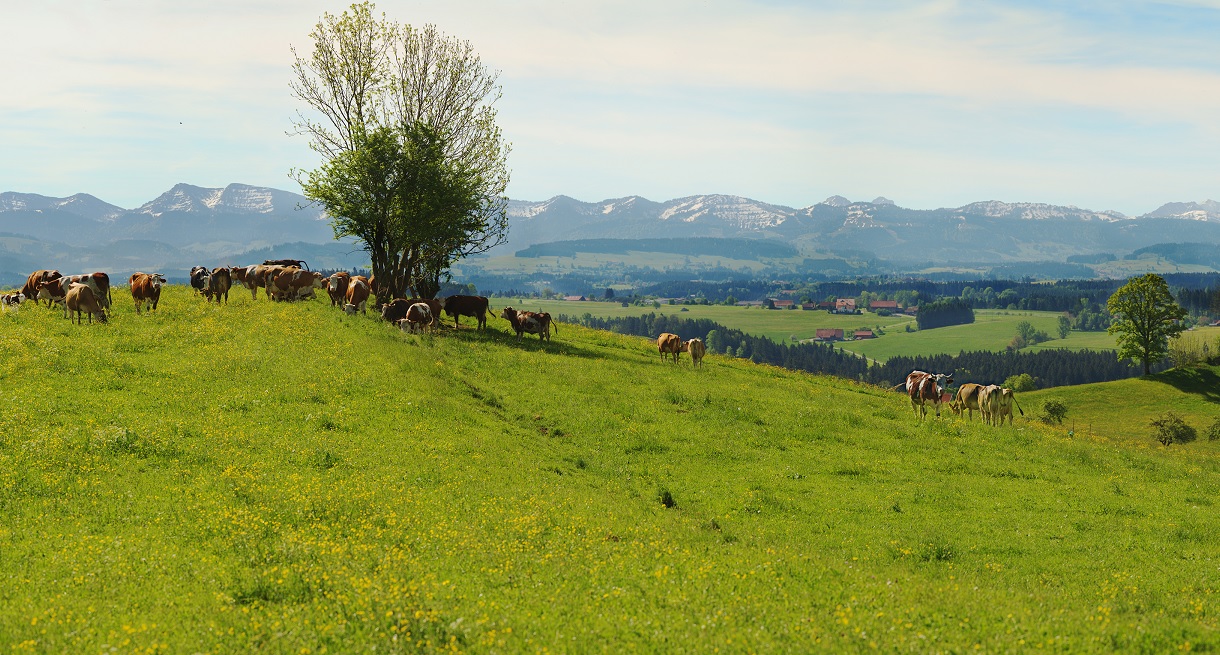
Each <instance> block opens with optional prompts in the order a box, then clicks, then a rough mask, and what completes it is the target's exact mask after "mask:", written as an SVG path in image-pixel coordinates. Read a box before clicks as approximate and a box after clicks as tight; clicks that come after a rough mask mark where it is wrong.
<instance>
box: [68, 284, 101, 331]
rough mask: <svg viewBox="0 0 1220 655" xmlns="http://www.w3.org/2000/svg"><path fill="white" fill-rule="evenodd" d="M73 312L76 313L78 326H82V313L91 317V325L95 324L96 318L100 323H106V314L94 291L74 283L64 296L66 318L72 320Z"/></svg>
mask: <svg viewBox="0 0 1220 655" xmlns="http://www.w3.org/2000/svg"><path fill="white" fill-rule="evenodd" d="M72 312H76V324H77V325H80V324H81V316H80V315H81V312H85V313H86V314H88V315H89V323H90V324H92V323H93V317H94V316H96V317H97V320H98V322H99V323H105V322H106V312H104V311H102V306H101V303H99V302H98V301H97V297H96V296H95V295H94V294H93V289H92V288H90V287H89V286H87V285H84V284H77V283H73V284H71V285H69V286H68V291H67V293H65V294H64V314H65V316H64V317H65V318H71V313H72Z"/></svg>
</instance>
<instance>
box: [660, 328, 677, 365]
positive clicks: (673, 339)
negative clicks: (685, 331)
mask: <svg viewBox="0 0 1220 655" xmlns="http://www.w3.org/2000/svg"><path fill="white" fill-rule="evenodd" d="M657 352H659V353H661V361H665V360H666V358H667V357H666V356H667V355H671V354H672V355H673V358H674V363H675V364H677V363H678V356H679V354H681V352H682V337H679V336H678V335H676V334H673V333H670V332H662V333H661V336H659V337H657Z"/></svg>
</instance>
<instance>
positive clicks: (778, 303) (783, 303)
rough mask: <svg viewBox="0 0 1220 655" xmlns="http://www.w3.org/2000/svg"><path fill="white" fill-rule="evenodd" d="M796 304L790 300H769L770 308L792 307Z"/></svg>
mask: <svg viewBox="0 0 1220 655" xmlns="http://www.w3.org/2000/svg"><path fill="white" fill-rule="evenodd" d="M795 306H796V302H795V301H792V300H773V301H771V308H772V309H792V308H793V307H795Z"/></svg>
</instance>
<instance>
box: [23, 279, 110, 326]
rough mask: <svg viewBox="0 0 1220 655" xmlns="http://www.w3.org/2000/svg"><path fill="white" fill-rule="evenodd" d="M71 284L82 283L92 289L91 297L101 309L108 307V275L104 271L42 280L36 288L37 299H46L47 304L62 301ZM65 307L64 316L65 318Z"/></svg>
mask: <svg viewBox="0 0 1220 655" xmlns="http://www.w3.org/2000/svg"><path fill="white" fill-rule="evenodd" d="M73 284H83V285H85V286H87V287H89V288H90V289H92V290H93V298H94V300H96V301H97V304H98V306H100V307H101V308H102V310H103V311H105V310H106V309H109V308H110V298H111V296H110V276H109V275H106V274H105V273H82V274H80V275H63V276H60V277H58V278H55V279H54V280H51V281H49V282H43V283H42V286H40V287H39V288H38V299H39V300H44V299H45V300H48V301H49V304H55V303H63V302H64V300H65V298H66V297H67V295H68V289H69V288H70V287H71V286H72V285H73ZM67 317H68V316H67V308H65V309H64V318H67Z"/></svg>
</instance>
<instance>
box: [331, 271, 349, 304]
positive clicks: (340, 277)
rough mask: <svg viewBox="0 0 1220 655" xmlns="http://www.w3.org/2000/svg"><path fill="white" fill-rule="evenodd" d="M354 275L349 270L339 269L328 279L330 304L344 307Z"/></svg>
mask: <svg viewBox="0 0 1220 655" xmlns="http://www.w3.org/2000/svg"><path fill="white" fill-rule="evenodd" d="M351 282H352V276H351V274H350V273H348V272H347V271H339V272H338V273H335V274H334V275H331V276H330V278H328V279H327V281H326V295H328V296H330V306H331V307H340V308H342V307H343V305H344V304H345V302H346V298H347V285H349V284H351Z"/></svg>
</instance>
